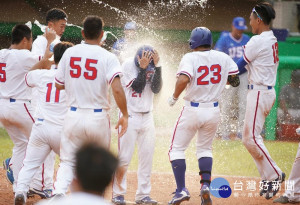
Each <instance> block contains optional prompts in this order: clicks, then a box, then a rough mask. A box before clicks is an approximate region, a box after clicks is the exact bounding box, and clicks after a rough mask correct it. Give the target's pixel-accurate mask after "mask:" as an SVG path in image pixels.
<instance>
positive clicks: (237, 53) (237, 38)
mask: <svg viewBox="0 0 300 205" xmlns="http://www.w3.org/2000/svg"><path fill="white" fill-rule="evenodd" d="M231 27H232V30H231V32H230V33H229V32H223V33H222V34H221V37H220V38H219V40H218V41H217V43H216V45H215V50H217V51H222V52H224V53H226V54H227V55H229V56H230V57H231V58H232V59H233V61H234V62H237V61H238V60H239V59H240V58H241V57H242V56H243V47H242V46H244V45H245V44H246V43H247V42H248V41H249V39H250V38H249V36H248V35H246V34H243V32H244V30H246V29H247V26H246V21H245V19H244V18H242V17H235V18H234V19H233V21H232V26H231ZM239 78H240V85H239V86H238V87H236V88H234V87H232V86H230V87H229V88H228V89H225V90H224V91H223V93H222V97H221V99H222V100H221V103H220V108H221V124H220V130H221V135H222V138H223V139H228V138H230V136H231V135H232V134H233V133H232V132H231V130H232V127H231V125H232V123H231V121H232V119H234V118H235V115H236V114H235V112H233V111H232V110H234V109H235V107H238V122H237V123H234V124H235V127H236V128H237V129H236V130H237V132H236V133H235V135H237V136H238V137H239V138H241V137H242V134H241V133H242V130H243V125H244V123H243V120H244V118H245V107H246V93H247V85H248V80H247V72H245V73H239ZM236 95H237V96H238V98H237V99H235V98H232V96H236Z"/></svg>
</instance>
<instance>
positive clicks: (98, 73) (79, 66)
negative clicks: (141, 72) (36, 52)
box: [56, 44, 121, 109]
mask: <svg viewBox="0 0 300 205" xmlns="http://www.w3.org/2000/svg"><path fill="white" fill-rule="evenodd" d="M120 71H121V67H120V63H119V61H118V59H117V57H116V56H115V55H114V54H112V53H110V52H108V51H107V50H105V49H103V48H101V47H100V46H98V45H90V44H79V45H76V46H74V47H72V48H69V49H67V50H66V52H65V53H64V55H63V57H62V59H61V61H60V63H59V65H58V75H56V81H57V82H58V83H59V82H60V81H61V80H62V79H64V84H65V90H66V94H67V96H68V97H67V105H68V106H74V107H78V108H91V109H97V108H102V109H109V103H108V100H107V95H108V86H109V84H110V83H111V82H112V80H113V79H114V77H115V76H116V75H118V74H120ZM61 72H64V73H61ZM58 76H60V77H58Z"/></svg>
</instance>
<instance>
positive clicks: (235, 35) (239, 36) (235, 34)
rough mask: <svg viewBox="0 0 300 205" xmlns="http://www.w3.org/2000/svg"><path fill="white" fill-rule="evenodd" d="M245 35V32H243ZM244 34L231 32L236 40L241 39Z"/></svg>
mask: <svg viewBox="0 0 300 205" xmlns="http://www.w3.org/2000/svg"><path fill="white" fill-rule="evenodd" d="M242 35H243V34H242ZM242 35H239V34H237V33H234V32H231V36H232V37H233V38H234V39H235V40H240V39H241V38H242Z"/></svg>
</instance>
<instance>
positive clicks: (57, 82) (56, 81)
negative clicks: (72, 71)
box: [55, 78, 65, 85]
mask: <svg viewBox="0 0 300 205" xmlns="http://www.w3.org/2000/svg"><path fill="white" fill-rule="evenodd" d="M55 81H56V82H57V83H58V84H61V85H64V84H65V83H63V82H60V81H59V80H57V78H55Z"/></svg>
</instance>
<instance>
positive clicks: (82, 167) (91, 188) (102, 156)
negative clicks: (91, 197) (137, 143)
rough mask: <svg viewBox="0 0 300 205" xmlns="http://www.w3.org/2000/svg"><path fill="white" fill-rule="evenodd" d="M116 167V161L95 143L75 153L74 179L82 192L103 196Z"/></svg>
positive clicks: (84, 146)
mask: <svg viewBox="0 0 300 205" xmlns="http://www.w3.org/2000/svg"><path fill="white" fill-rule="evenodd" d="M117 166H118V159H117V158H116V157H115V156H114V155H113V154H112V153H110V152H109V151H108V150H106V149H105V148H102V147H100V146H98V145H97V144H95V143H89V144H86V145H83V146H82V147H81V148H80V149H79V150H78V151H77V153H76V168H75V170H76V177H77V179H78V181H79V184H80V186H81V187H82V189H83V191H84V192H93V193H95V192H96V193H99V194H101V195H102V194H103V193H104V191H105V188H106V187H107V186H108V185H109V184H110V182H111V180H112V177H113V175H114V172H115V171H116V169H117Z"/></svg>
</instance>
